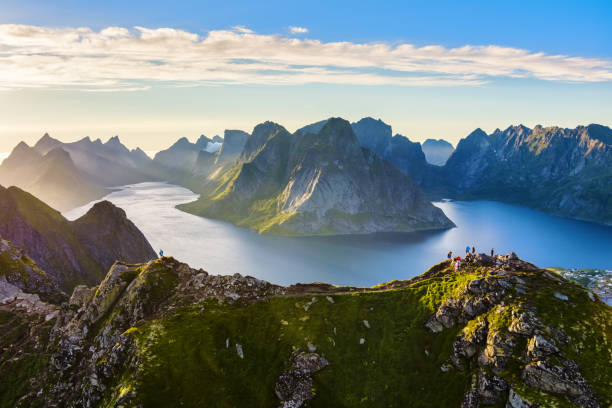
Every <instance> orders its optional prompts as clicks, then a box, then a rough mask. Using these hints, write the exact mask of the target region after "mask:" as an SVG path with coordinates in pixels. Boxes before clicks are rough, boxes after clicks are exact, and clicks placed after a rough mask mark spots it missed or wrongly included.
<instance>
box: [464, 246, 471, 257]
mask: <svg viewBox="0 0 612 408" xmlns="http://www.w3.org/2000/svg"><path fill="white" fill-rule="evenodd" d="M465 254H466V255H469V254H470V246H469V245H468V246H466V247H465Z"/></svg>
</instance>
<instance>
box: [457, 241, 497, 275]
mask: <svg viewBox="0 0 612 408" xmlns="http://www.w3.org/2000/svg"><path fill="white" fill-rule="evenodd" d="M494 254H495V251H494V250H493V248H491V257H493V255H494ZM475 256H476V247H474V246H472V247H471V251H470V246H469V245H468V246H466V247H465V258H464V259H461V257H460V256H457V257H455V258H454V259H453V251H448V255H447V259H448V260H449V261H451V262H453V261H454V263H455V271H458V270H459V269H461V267H462V266H463V262H469V261H471V260H472V259H473V258H474V257H475Z"/></svg>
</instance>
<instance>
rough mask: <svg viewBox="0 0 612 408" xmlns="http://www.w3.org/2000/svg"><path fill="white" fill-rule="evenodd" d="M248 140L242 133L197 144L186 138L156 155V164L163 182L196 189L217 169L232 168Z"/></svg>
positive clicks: (228, 133)
mask: <svg viewBox="0 0 612 408" xmlns="http://www.w3.org/2000/svg"><path fill="white" fill-rule="evenodd" d="M248 137H249V134H248V133H246V132H243V131H241V130H226V131H225V138H223V139H222V138H221V137H219V136H215V137H213V138H212V139H209V138H208V137H206V136H204V135H202V136H200V138H199V139H198V141H197V142H195V143H191V142H190V141H189V140H188V139H187V138H185V137H184V138H181V139H179V140H178V141H177V142H176V143H174V144H173V145H172V146H170V147H169V148H168V149H166V150H162V151H160V152H159V153H157V154H156V155H155V158H154V160H153V163H154V166H155V168H156V170H157V174H159V176H160V178H162V179H165V180H168V181H172V182H176V183H179V184H183V185H186V186H188V187H191V188H197V187H198V186H199V181H198V179H202V178H206V177H207V176H208V175H209V174H210V173H211V172H213V171H214V169H216V168H221V167H223V166H225V165H228V164H229V165H233V163H234V161H235V160H236V159H237V158H238V156H239V155H240V152H242V148H243V147H244V144H245V142H246V140H247V138H248Z"/></svg>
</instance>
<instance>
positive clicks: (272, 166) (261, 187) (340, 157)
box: [180, 119, 453, 234]
mask: <svg viewBox="0 0 612 408" xmlns="http://www.w3.org/2000/svg"><path fill="white" fill-rule="evenodd" d="M180 208H182V209H185V210H186V211H189V212H193V213H195V214H198V215H204V216H208V217H214V218H221V219H226V220H229V221H232V222H234V223H236V224H237V225H241V226H247V227H251V228H253V229H256V230H257V231H259V232H271V233H280V234H347V233H369V232H376V231H410V230H416V229H431V228H445V227H450V226H452V225H453V224H452V222H450V220H448V219H447V218H446V217H445V216H444V214H443V213H442V211H441V210H439V209H438V208H436V207H434V206H432V205H431V204H430V203H429V202H428V201H427V200H426V199H425V197H424V195H423V193H422V192H421V190H420V189H419V187H418V186H417V185H416V184H415V183H414V182H413V181H412V180H411V179H410V177H408V176H406V175H405V174H403V173H402V172H401V171H399V170H398V169H397V168H395V167H394V166H392V165H390V164H389V163H387V162H386V161H385V160H383V159H381V158H380V157H379V156H377V155H376V154H374V153H373V152H372V151H370V150H368V149H364V148H362V147H361V146H360V145H359V142H358V140H357V138H356V136H355V134H354V133H353V131H352V129H351V126H350V124H349V123H348V122H346V121H344V120H342V119H330V120H328V121H327V123H326V124H325V126H324V127H323V128H322V129H321V131H320V132H319V133H318V134H313V133H305V134H304V133H301V132H296V134H294V135H291V134H290V133H289V132H287V130H285V129H284V128H283V127H282V126H280V125H277V124H274V123H271V122H266V123H264V124H261V125H258V126H257V127H256V128H255V129H254V130H253V134H252V136H251V137H250V138H249V140H248V141H247V143H246V145H245V148H244V151H243V153H242V156H241V158H240V161H239V162H238V164H237V165H236V166H234V167H233V168H231V169H230V170H229V171H227V172H225V173H224V174H222V175H221V176H220V177H219V178H218V179H217V181H216V183H215V184H213V185H212V186H211V188H210V189H209V190H208V191H207V192H206V193H205V194H204V195H203V197H202V198H201V199H200V200H199V201H198V202H196V203H193V204H188V205H185V206H181V207H180Z"/></svg>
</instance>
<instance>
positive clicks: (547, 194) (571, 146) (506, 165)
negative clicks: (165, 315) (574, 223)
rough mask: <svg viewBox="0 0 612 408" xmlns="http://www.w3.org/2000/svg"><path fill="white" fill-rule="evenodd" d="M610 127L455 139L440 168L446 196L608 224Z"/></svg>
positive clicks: (611, 209)
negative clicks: (525, 208)
mask: <svg viewBox="0 0 612 408" xmlns="http://www.w3.org/2000/svg"><path fill="white" fill-rule="evenodd" d="M611 140H612V129H610V128H607V127H604V126H600V125H589V126H586V127H585V126H579V127H577V128H575V129H562V128H558V127H548V128H543V127H541V126H537V127H535V128H534V129H529V128H527V127H525V126H511V127H509V128H508V129H506V130H504V131H501V130H499V129H498V130H496V131H495V132H493V133H492V134H490V135H487V134H486V133H484V132H483V131H482V130H480V129H478V130H476V131H474V132H473V133H472V134H470V135H469V136H468V137H467V138H465V139H463V140H461V141H460V142H459V144H458V145H457V150H456V151H455V152H454V153H453V155H452V156H451V157H450V158H449V159H448V162H447V163H446V165H445V166H444V172H445V174H446V178H447V181H448V185H449V188H450V191H451V192H452V194H453V195H454V196H456V197H459V198H470V199H474V198H486V199H494V200H500V201H506V202H513V203H519V204H523V205H527V206H531V207H535V208H538V209H542V210H545V211H547V212H552V213H555V214H560V215H565V216H570V217H574V218H581V219H588V220H595V221H600V222H604V223H608V224H610V223H612V167H611V166H610V163H612V143H611V142H610V141H611Z"/></svg>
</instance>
